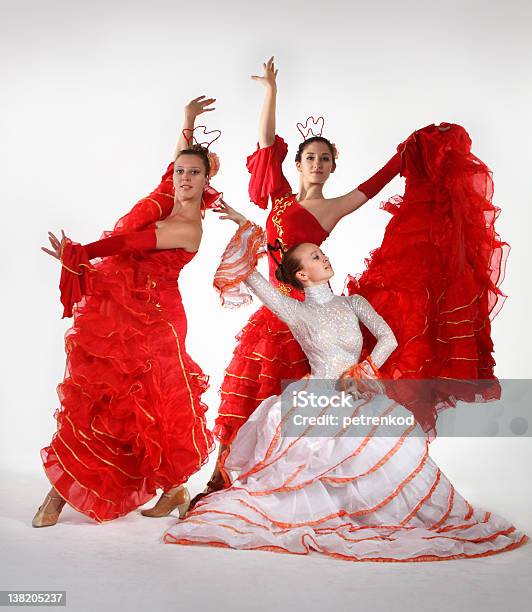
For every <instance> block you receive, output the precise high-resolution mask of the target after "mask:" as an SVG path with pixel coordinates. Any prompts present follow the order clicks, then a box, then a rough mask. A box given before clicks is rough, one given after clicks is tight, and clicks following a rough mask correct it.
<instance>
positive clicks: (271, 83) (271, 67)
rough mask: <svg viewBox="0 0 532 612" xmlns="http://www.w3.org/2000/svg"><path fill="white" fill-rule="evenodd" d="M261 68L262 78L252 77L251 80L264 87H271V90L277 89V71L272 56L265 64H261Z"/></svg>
mask: <svg viewBox="0 0 532 612" xmlns="http://www.w3.org/2000/svg"><path fill="white" fill-rule="evenodd" d="M262 66H263V68H264V74H263V75H262V76H257V75H253V76H252V77H251V78H252V79H253V80H254V81H258V82H259V83H262V84H263V85H264V86H265V87H271V88H272V89H275V88H276V87H277V85H276V80H275V79H276V77H277V73H278V72H279V71H278V70H276V69H275V63H274V60H273V55H272V56H271V57H270V59H269V60H268V61H267V62H266V63H265V64H262Z"/></svg>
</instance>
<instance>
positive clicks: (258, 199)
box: [246, 136, 292, 208]
mask: <svg viewBox="0 0 532 612" xmlns="http://www.w3.org/2000/svg"><path fill="white" fill-rule="evenodd" d="M287 152H288V145H287V144H286V142H285V141H284V140H283V139H282V138H281V137H280V136H275V141H274V143H273V144H272V145H271V146H270V147H264V148H263V149H260V148H259V147H258V145H257V150H256V151H255V153H253V154H252V155H250V156H249V157H248V158H247V163H246V166H247V169H248V171H249V173H250V174H251V178H250V179H249V197H250V200H251V201H252V202H253V203H254V204H256V205H257V206H259V207H260V208H267V207H268V198H269V197H271V198H272V200H273V199H274V198H276V197H279V196H283V195H286V194H288V193H291V192H292V188H291V187H290V184H289V183H288V181H287V180H286V177H285V176H284V174H283V167H282V166H283V160H284V158H285V157H286V153H287Z"/></svg>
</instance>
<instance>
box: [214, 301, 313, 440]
mask: <svg viewBox="0 0 532 612" xmlns="http://www.w3.org/2000/svg"><path fill="white" fill-rule="evenodd" d="M236 339H237V346H236V348H235V351H234V354H233V358H232V360H231V363H230V364H229V366H228V367H227V369H226V371H225V375H224V379H223V382H222V387H221V391H220V393H221V396H222V400H221V403H220V409H219V412H218V417H217V418H216V423H215V427H214V430H213V433H214V435H215V436H216V437H217V438H218V439H219V440H220V442H222V443H223V444H230V443H231V441H232V439H233V438H234V436H235V435H236V433H237V431H238V430H239V429H240V427H241V426H242V425H243V424H244V423H245V422H246V420H247V419H248V418H249V416H250V415H251V414H252V413H253V412H254V410H255V409H256V408H257V406H258V405H259V404H260V403H261V402H262V401H263V400H265V399H266V398H268V397H271V396H272V395H279V394H280V393H281V381H282V380H291V379H299V378H302V377H303V376H305V375H306V374H308V373H309V372H310V366H309V363H308V360H307V358H306V356H305V353H303V351H302V349H301V347H300V346H299V343H298V342H297V340H295V338H294V337H293V336H292V332H291V331H290V330H289V329H288V327H287V326H286V324H285V323H283V322H282V321H281V320H280V319H278V318H277V317H276V316H275V315H274V314H273V313H272V311H271V310H268V308H266V307H265V306H262V307H261V308H259V310H257V312H255V313H254V314H253V315H252V316H251V318H250V319H249V321H248V323H247V325H246V326H245V327H244V329H242V331H241V332H240V333H239V334H238V336H237V338H236Z"/></svg>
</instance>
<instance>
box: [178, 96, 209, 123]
mask: <svg viewBox="0 0 532 612" xmlns="http://www.w3.org/2000/svg"><path fill="white" fill-rule="evenodd" d="M213 102H216V98H206V97H205V96H198V97H197V98H194V99H193V100H191V101H190V102H189V103H188V104H187V105H186V106H185V116H186V117H187V118H188V119H189V120H191V121H194V120H195V119H196V117H197V116H198V115H201V114H202V113H209V112H210V111H213V110H214V107H212V108H208V107H210V106H211V104H212V103H213Z"/></svg>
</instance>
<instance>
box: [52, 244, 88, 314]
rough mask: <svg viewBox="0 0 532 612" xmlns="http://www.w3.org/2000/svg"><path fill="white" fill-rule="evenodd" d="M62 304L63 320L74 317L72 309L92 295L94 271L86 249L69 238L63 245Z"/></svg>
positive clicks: (60, 286) (60, 287)
mask: <svg viewBox="0 0 532 612" xmlns="http://www.w3.org/2000/svg"><path fill="white" fill-rule="evenodd" d="M61 265H62V266H63V268H62V270H61V279H60V281H59V290H60V291H61V303H62V304H63V308H64V309H63V317H62V318H63V319H64V318H65V317H71V316H72V308H73V307H74V304H77V303H78V302H79V301H80V300H81V298H82V297H83V296H84V295H86V294H88V293H90V290H91V285H90V275H89V274H88V273H89V271H90V270H92V269H93V268H92V266H91V264H90V260H89V257H88V255H87V251H86V250H85V247H83V246H82V245H81V244H77V243H75V242H72V241H71V240H69V239H68V238H66V239H64V240H63V243H62V245H61Z"/></svg>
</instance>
